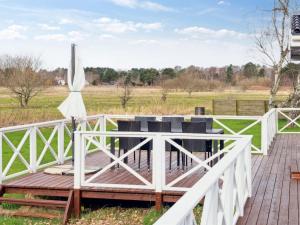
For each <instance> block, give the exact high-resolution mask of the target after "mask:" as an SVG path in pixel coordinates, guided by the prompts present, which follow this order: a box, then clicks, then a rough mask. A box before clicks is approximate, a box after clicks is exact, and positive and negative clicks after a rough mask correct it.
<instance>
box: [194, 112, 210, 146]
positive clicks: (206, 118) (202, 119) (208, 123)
mask: <svg viewBox="0 0 300 225" xmlns="http://www.w3.org/2000/svg"><path fill="white" fill-rule="evenodd" d="M191 121H192V122H205V123H206V130H211V129H213V123H214V119H213V118H210V117H192V118H191ZM206 144H207V145H208V148H212V144H213V142H212V140H208V141H207V142H206Z"/></svg>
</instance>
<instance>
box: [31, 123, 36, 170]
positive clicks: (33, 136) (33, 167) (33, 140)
mask: <svg viewBox="0 0 300 225" xmlns="http://www.w3.org/2000/svg"><path fill="white" fill-rule="evenodd" d="M29 145H30V172H31V173H35V172H36V170H37V161H36V160H37V142H36V127H35V126H33V127H31V128H30V141H29Z"/></svg>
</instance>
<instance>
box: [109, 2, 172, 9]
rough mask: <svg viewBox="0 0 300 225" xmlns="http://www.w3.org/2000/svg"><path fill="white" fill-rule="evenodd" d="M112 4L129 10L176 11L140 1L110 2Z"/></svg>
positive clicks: (154, 3) (157, 4)
mask: <svg viewBox="0 0 300 225" xmlns="http://www.w3.org/2000/svg"><path fill="white" fill-rule="evenodd" d="M110 1H111V2H112V3H114V4H116V5H119V6H124V7H128V8H142V9H148V10H153V11H166V12H167V11H174V9H172V8H170V7H167V6H164V5H162V4H159V3H156V2H152V1H140V0H110Z"/></svg>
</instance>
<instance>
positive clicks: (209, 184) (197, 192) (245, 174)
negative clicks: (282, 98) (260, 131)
mask: <svg viewBox="0 0 300 225" xmlns="http://www.w3.org/2000/svg"><path fill="white" fill-rule="evenodd" d="M250 149H251V137H247V136H245V137H243V138H242V139H240V140H238V142H237V144H236V145H235V147H234V148H233V149H232V150H231V151H230V152H229V153H228V154H227V155H225V157H224V158H222V160H221V161H220V162H219V163H217V164H216V165H215V166H214V167H213V168H212V169H211V170H210V171H208V172H207V174H206V175H205V176H204V177H203V178H201V179H200V180H199V181H198V182H197V183H196V184H195V185H194V186H193V187H192V188H191V189H190V190H189V191H188V192H186V193H185V195H184V196H183V197H182V198H180V199H179V200H178V201H177V202H176V203H175V204H174V205H173V206H172V207H171V208H170V209H169V210H168V211H167V212H166V213H165V214H164V215H163V216H162V217H161V218H160V219H159V220H158V221H157V222H156V223H155V225H166V224H168V225H196V224H199V223H198V221H199V220H200V221H201V222H200V224H201V225H217V224H230V225H235V224H236V223H237V220H238V218H239V217H240V216H243V212H244V206H245V203H246V200H247V199H248V198H249V197H251V153H250ZM204 198H205V199H204ZM202 199H204V205H203V211H202V215H201V218H196V217H195V215H194V212H193V210H194V208H195V207H197V206H198V205H199V202H200V201H201V200H202Z"/></svg>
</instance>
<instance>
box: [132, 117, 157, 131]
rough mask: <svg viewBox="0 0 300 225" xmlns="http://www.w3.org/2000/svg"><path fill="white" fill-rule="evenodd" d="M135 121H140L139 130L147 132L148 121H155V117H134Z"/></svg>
mask: <svg viewBox="0 0 300 225" xmlns="http://www.w3.org/2000/svg"><path fill="white" fill-rule="evenodd" d="M134 120H135V121H140V122H141V129H142V130H144V131H146V130H148V121H156V117H155V116H148V117H147V116H136V117H135V118H134Z"/></svg>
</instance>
